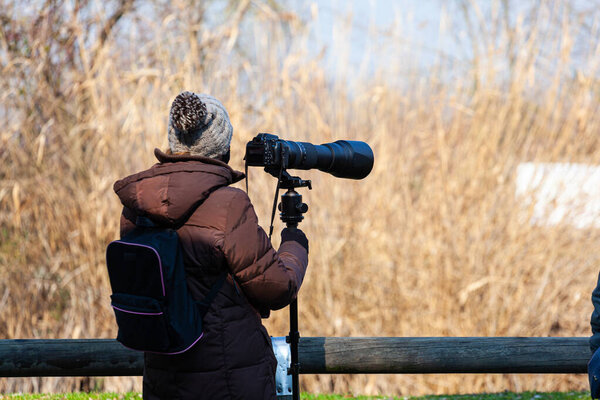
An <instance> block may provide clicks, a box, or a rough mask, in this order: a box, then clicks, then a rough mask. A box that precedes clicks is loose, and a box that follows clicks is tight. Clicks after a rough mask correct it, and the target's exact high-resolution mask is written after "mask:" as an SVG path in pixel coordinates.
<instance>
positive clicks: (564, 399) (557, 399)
mask: <svg viewBox="0 0 600 400" xmlns="http://www.w3.org/2000/svg"><path fill="white" fill-rule="evenodd" d="M141 398H142V395H141V394H139V393H124V394H115V393H66V394H7V395H0V400H139V399H141ZM348 399H356V400H376V399H378V400H388V399H389V400H408V399H410V400H590V393H589V392H566V393H564V392H553V393H539V392H523V393H512V392H503V393H491V394H468V395H455V396H448V395H441V396H422V397H390V396H357V397H354V396H351V395H339V394H307V393H303V394H302V400H348Z"/></svg>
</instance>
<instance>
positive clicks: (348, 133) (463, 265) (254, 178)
mask: <svg viewBox="0 0 600 400" xmlns="http://www.w3.org/2000/svg"><path fill="white" fill-rule="evenodd" d="M484 3H487V2H484ZM99 4H100V3H98V2H93V1H81V2H74V3H70V2H65V1H61V0H49V1H47V2H46V3H45V4H44V5H43V6H42V5H40V4H39V3H38V2H30V3H29V4H28V5H23V2H16V1H12V0H2V1H0V69H1V73H0V98H1V99H2V100H1V102H0V163H1V164H0V165H2V167H1V168H0V337H2V338H95V337H107V338H108V337H114V335H115V331H116V329H115V324H114V321H113V316H112V313H111V310H110V307H109V301H108V296H109V285H108V281H107V275H106V271H105V265H104V248H105V246H106V244H107V243H108V242H109V241H110V240H112V239H114V238H115V237H116V236H117V234H118V215H119V210H120V207H119V202H118V200H117V198H116V196H115V195H114V194H113V192H112V183H113V182H114V181H115V180H116V179H118V178H120V177H123V176H124V175H126V174H129V173H133V172H135V171H138V170H140V169H142V168H146V167H148V166H150V165H151V164H152V163H154V162H155V161H154V160H153V157H152V149H153V148H154V147H163V148H164V147H165V146H166V121H167V118H166V116H167V111H168V107H169V103H170V101H171V100H172V99H173V97H174V96H175V95H176V94H177V93H179V92H180V91H181V90H185V89H188V90H194V91H198V92H208V93H212V94H214V95H215V96H217V97H218V98H220V99H221V100H222V101H223V103H224V104H225V105H226V107H227V109H228V110H229V113H230V115H231V118H232V123H233V125H234V127H235V136H234V142H233V144H232V160H233V161H232V165H233V166H234V167H236V168H238V169H240V168H242V160H241V159H242V156H243V151H244V144H245V142H246V141H248V140H249V139H250V138H251V137H253V136H254V135H255V134H256V133H258V132H273V133H277V134H279V135H281V136H282V137H285V138H288V139H293V140H306V141H311V142H316V143H322V142H327V141H330V140H333V139H339V138H349V139H358V140H365V141H367V142H368V143H369V144H370V145H371V146H372V147H373V149H374V153H375V156H376V162H375V167H374V170H373V172H372V173H371V175H370V176H369V177H368V178H366V179H365V180H364V181H360V182H354V181H343V180H338V179H335V178H333V177H331V176H326V175H325V174H322V173H315V172H312V171H310V172H307V173H305V174H304V173H303V177H305V178H310V179H312V180H313V186H314V190H312V191H310V192H309V191H303V195H304V196H305V200H306V201H307V202H308V203H309V204H310V206H311V209H310V211H309V213H308V214H307V217H306V219H305V221H304V222H303V223H302V227H303V229H304V230H305V232H306V233H307V235H308V237H309V238H310V240H311V255H310V266H309V271H308V274H307V277H306V280H305V283H304V285H303V287H302V291H301V293H300V303H299V304H300V326H301V332H302V335H304V336H548V335H550V336H587V335H589V328H588V326H589V315H590V313H591V310H592V308H591V303H590V301H589V297H590V293H591V291H592V289H593V287H594V285H595V283H596V276H597V273H598V265H600V254H599V253H598V252H597V251H596V249H597V248H598V246H599V245H600V232H599V231H598V230H597V229H592V228H590V229H575V228H573V227H572V226H570V225H569V224H567V223H565V224H561V225H556V226H538V225H532V224H530V223H528V222H527V213H528V212H531V210H528V209H526V208H524V207H523V204H525V203H524V202H523V201H522V199H516V198H515V171H516V167H517V165H518V163H520V162H523V161H569V162H581V163H589V164H596V163H598V160H599V156H600V151H599V150H600V148H599V144H600V143H599V136H598V134H597V132H598V128H599V123H600V120H599V118H600V113H599V112H598V111H600V110H599V109H598V95H599V82H598V72H599V71H598V63H599V62H600V41H599V40H598V31H597V29H598V22H600V21H599V20H598V16H599V14H598V13H597V11H596V10H594V9H593V8H591V9H590V10H585V11H586V12H578V11H577V10H574V9H573V7H571V5H570V4H569V3H564V2H560V1H536V2H531V3H528V6H527V7H525V8H523V9H522V10H521V11H519V12H518V13H516V14H515V13H512V12H511V10H510V9H511V8H512V7H514V6H515V3H513V2H509V1H502V2H493V3H490V4H491V5H490V6H489V7H488V6H485V5H483V4H482V3H477V2H457V3H452V5H451V6H449V7H448V8H447V9H445V11H444V13H443V17H442V25H443V26H442V28H443V34H444V35H446V36H447V37H448V38H453V37H454V34H455V33H456V32H458V29H459V28H457V26H459V25H460V26H463V27H467V28H468V29H466V33H465V35H460V34H457V35H455V36H456V38H455V39H452V40H455V41H456V43H457V45H459V46H463V47H461V48H464V46H465V44H468V50H467V52H466V55H465V56H462V57H458V56H456V55H453V54H446V53H445V52H443V51H437V50H435V51H430V50H426V49H424V48H423V47H421V46H420V45H419V44H415V43H414V42H411V41H410V40H407V39H406V36H405V35H406V31H403V26H405V24H403V23H404V22H405V20H404V19H403V18H404V17H403V14H401V15H399V17H398V19H397V21H396V22H395V24H394V25H392V26H391V27H388V29H378V27H373V26H372V27H371V28H369V29H368V30H365V31H364V36H365V37H366V38H367V40H369V41H370V42H369V43H377V45H373V46H372V47H371V48H370V49H369V51H368V52H367V53H366V54H365V55H364V57H365V60H366V61H365V64H364V65H367V67H365V68H353V67H351V65H352V63H351V62H350V60H349V57H350V56H349V52H348V51H347V48H348V46H349V45H348V41H349V37H348V31H349V29H351V28H352V27H349V26H348V25H347V22H344V21H347V20H348V19H347V18H346V19H342V20H339V21H338V22H336V26H334V27H333V29H334V30H335V32H337V33H336V35H335V37H336V39H335V41H334V43H333V45H332V46H331V47H330V48H325V49H320V48H317V49H315V48H314V41H313V39H312V38H313V36H314V30H313V26H314V21H315V20H316V18H318V17H319V9H318V7H317V6H313V7H312V8H311V11H312V13H311V14H309V15H308V16H306V17H303V16H298V15H297V14H294V13H291V12H288V11H285V8H284V7H279V6H277V5H273V3H272V2H262V1H254V2H250V1H247V0H246V1H239V2H233V1H232V2H228V3H226V4H225V5H224V6H223V7H220V4H221V3H213V4H210V5H209V6H205V5H202V4H206V3H202V4H195V5H192V4H191V2H188V1H184V0H179V1H173V2H169V3H168V4H165V3H160V2H156V3H145V4H137V3H134V2H131V1H127V0H121V1H116V2H112V3H109V4H108V5H107V6H106V7H105V8H103V7H100V6H99ZM215 4H216V5H215ZM517 4H518V3H517ZM440 6H442V5H440ZM207 7H209V8H207ZM210 7H213V8H210ZM216 9H219V10H220V11H219V13H218V14H216V16H215V13H214V10H216ZM209 11H211V12H209ZM459 23H460V24H459ZM320 50H323V51H320ZM328 54H329V55H333V57H332V58H331V59H328V58H327V55H328ZM425 56H426V57H432V56H433V57H434V62H432V63H429V64H428V65H426V66H424V65H423V64H422V63H421V62H420V61H419V60H422V59H423V57H425ZM327 60H329V61H327ZM332 60H333V61H332ZM369 60H371V61H373V60H380V61H378V62H372V63H371V64H369V62H368V61H369ZM368 65H372V67H368ZM273 191H274V182H273V179H272V178H270V177H268V176H265V174H264V173H263V172H262V171H260V170H252V171H251V172H250V197H251V198H252V200H253V202H254V203H255V206H256V209H257V212H258V214H259V217H260V220H261V223H262V224H263V225H266V224H267V223H268V216H269V213H270V202H271V201H272V195H273ZM277 241H278V239H275V242H277ZM286 319H287V313H286V312H285V311H281V312H276V313H275V314H274V315H273V317H272V318H271V319H270V320H269V321H267V322H266V324H267V325H268V328H269V330H270V332H271V334H272V335H275V336H281V335H285V333H286V332H287V331H286V329H287V321H286ZM302 384H303V388H304V389H305V390H308V391H311V392H347V391H350V392H354V393H365V394H369V393H381V394H397V395H408V394H410V395H416V394H423V393H457V392H462V393H465V392H479V391H502V390H505V389H510V390H525V389H536V390H567V389H569V390H570V389H583V388H585V386H586V380H585V378H584V377H582V376H572V375H561V376H542V375H536V376H526V375H467V376H465V375H461V376H446V375H436V376H417V375H410V376H386V375H377V376H375V375H372V376H367V375H364V376H341V375H340V376H337V375H336V376H331V375H327V376H310V377H303V378H302ZM90 388H98V389H110V390H128V389H131V388H133V389H139V388H140V380H139V379H132V378H91V379H76V378H44V379H37V378H36V379H3V380H0V390H1V391H3V392H6V391H9V392H10V391H30V390H34V391H57V390H78V389H90Z"/></svg>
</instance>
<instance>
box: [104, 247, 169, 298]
mask: <svg viewBox="0 0 600 400" xmlns="http://www.w3.org/2000/svg"><path fill="white" fill-rule="evenodd" d="M113 243H122V244H126V245H129V246H139V247H146V248H148V249H150V250H152V251H153V252H154V254H156V256H157V257H158V268H159V269H160V284H161V285H162V294H163V296H166V292H165V281H164V280H163V270H162V259H161V258H160V254H158V251H156V249H155V248H154V247H150V246H146V245H144V244H138V243H130V242H124V241H122V240H115V241H114V242H113Z"/></svg>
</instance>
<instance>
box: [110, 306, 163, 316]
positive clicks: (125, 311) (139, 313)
mask: <svg viewBox="0 0 600 400" xmlns="http://www.w3.org/2000/svg"><path fill="white" fill-rule="evenodd" d="M111 307H112V308H114V309H115V310H119V311H122V312H124V313H127V314H136V315H163V312H162V311H161V312H137V311H129V310H123V309H122V308H119V307H115V306H113V305H111Z"/></svg>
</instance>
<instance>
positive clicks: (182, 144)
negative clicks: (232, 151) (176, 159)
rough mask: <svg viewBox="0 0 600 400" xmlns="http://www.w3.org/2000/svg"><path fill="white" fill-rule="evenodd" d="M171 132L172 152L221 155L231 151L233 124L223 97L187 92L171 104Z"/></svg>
mask: <svg viewBox="0 0 600 400" xmlns="http://www.w3.org/2000/svg"><path fill="white" fill-rule="evenodd" d="M168 133H169V148H170V150H171V152H172V153H190V154H192V155H199V156H204V157H210V158H217V157H220V156H222V155H224V154H226V153H227V152H228V151H229V145H230V144H231V136H232V135H233V127H232V126H231V122H229V114H227V110H226V109H225V107H224V106H223V104H221V102H219V100H217V99H215V98H214V97H212V96H209V95H207V94H196V93H192V92H187V91H186V92H182V93H180V94H179V95H177V97H175V100H173V103H172V104H171V111H170V112H169V132H168Z"/></svg>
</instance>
